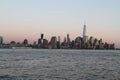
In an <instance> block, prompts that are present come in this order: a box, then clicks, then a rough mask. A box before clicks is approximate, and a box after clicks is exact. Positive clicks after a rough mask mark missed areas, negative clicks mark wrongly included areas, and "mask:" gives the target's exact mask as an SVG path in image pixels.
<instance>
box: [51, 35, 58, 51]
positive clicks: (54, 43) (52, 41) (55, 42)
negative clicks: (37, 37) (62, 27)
mask: <svg viewBox="0 0 120 80" xmlns="http://www.w3.org/2000/svg"><path fill="white" fill-rule="evenodd" d="M50 43H51V48H52V49H56V48H57V38H56V37H55V36H53V37H52V38H51V42H50Z"/></svg>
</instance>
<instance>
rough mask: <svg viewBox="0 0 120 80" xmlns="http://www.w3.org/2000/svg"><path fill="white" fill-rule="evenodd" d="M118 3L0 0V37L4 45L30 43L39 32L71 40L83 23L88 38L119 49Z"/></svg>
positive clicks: (110, 1)
mask: <svg viewBox="0 0 120 80" xmlns="http://www.w3.org/2000/svg"><path fill="white" fill-rule="evenodd" d="M119 3H120V1H119V0H114V1H113V0H100V1H96V0H92V1H90V0H74V1H73V0H60V1H56V0H44V1H40V0H35V1H33V0H25V1H24V0H20V1H16V0H10V1H9V0H1V1H0V14H1V15H0V22H1V23H0V36H3V37H4V42H5V43H9V41H12V40H15V41H18V42H20V41H22V40H23V39H24V38H27V39H28V40H30V42H31V43H33V41H34V40H37V39H38V38H39V37H40V34H41V33H44V34H45V38H46V39H48V40H50V39H51V36H61V40H63V39H64V35H65V34H67V33H69V35H70V37H71V39H75V38H76V37H77V36H82V34H83V25H84V22H83V21H84V20H85V21H86V25H87V33H86V34H87V35H89V36H90V35H92V36H94V37H96V38H98V39H100V38H103V40H104V41H107V42H108V43H115V44H116V47H119V48H120V37H119V34H120V23H119V21H120V15H119V14H120V10H119V8H120V5H119Z"/></svg>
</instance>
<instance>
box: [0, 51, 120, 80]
mask: <svg viewBox="0 0 120 80" xmlns="http://www.w3.org/2000/svg"><path fill="white" fill-rule="evenodd" d="M0 80H120V51H117V50H61V49H60V50H57V49H52V50H49V49H0Z"/></svg>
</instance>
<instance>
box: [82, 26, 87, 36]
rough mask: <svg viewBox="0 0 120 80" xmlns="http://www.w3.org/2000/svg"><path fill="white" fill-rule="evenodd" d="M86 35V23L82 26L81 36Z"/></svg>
mask: <svg viewBox="0 0 120 80" xmlns="http://www.w3.org/2000/svg"><path fill="white" fill-rule="evenodd" d="M85 36H86V25H85V24H84V26H83V37H85Z"/></svg>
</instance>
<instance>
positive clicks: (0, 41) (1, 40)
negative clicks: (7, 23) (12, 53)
mask: <svg viewBox="0 0 120 80" xmlns="http://www.w3.org/2000/svg"><path fill="white" fill-rule="evenodd" d="M0 44H3V37H2V36H0Z"/></svg>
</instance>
